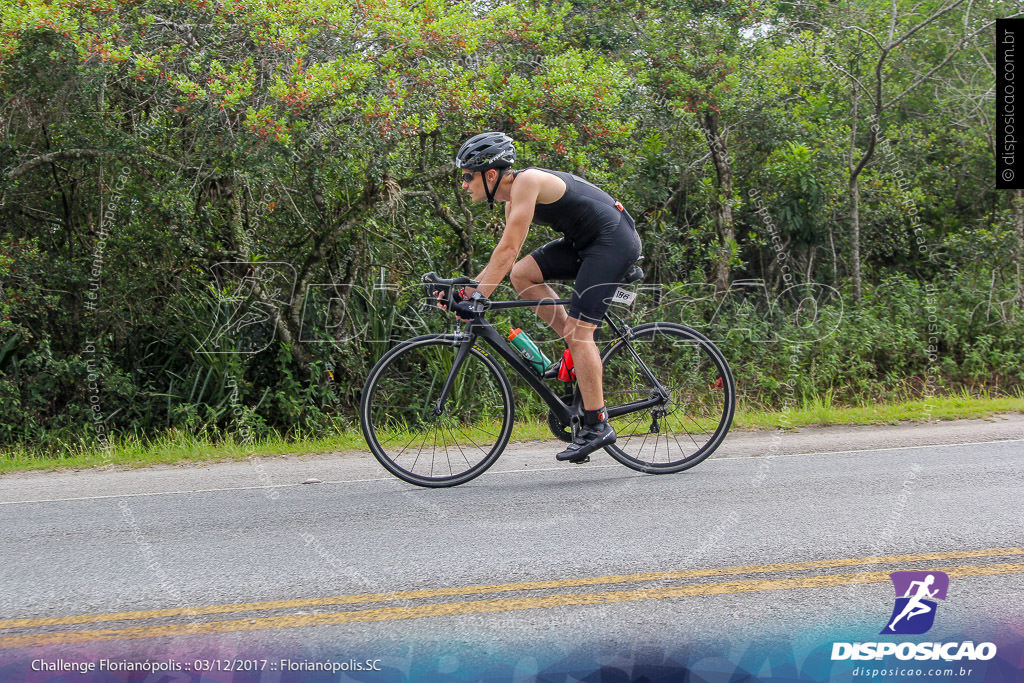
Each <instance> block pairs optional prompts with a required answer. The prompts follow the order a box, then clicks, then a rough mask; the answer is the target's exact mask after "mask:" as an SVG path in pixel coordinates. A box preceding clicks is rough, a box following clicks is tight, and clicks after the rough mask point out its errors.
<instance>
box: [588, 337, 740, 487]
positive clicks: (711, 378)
mask: <svg viewBox="0 0 1024 683" xmlns="http://www.w3.org/2000/svg"><path fill="white" fill-rule="evenodd" d="M629 341H630V344H631V345H632V346H633V347H634V349H636V351H637V353H638V355H639V356H640V358H641V359H642V360H643V361H644V363H645V364H646V365H647V366H648V368H650V370H651V371H652V373H653V374H654V375H655V376H656V377H657V378H658V381H659V382H660V383H661V384H662V385H663V386H664V387H665V389H666V390H668V392H669V400H668V401H667V402H666V403H662V404H660V405H658V406H654V407H652V408H645V409H643V410H638V411H634V412H630V413H627V414H624V415H619V416H616V417H614V418H611V419H610V422H611V425H612V427H614V428H615V431H616V434H617V436H618V439H617V440H616V442H615V443H614V444H612V445H610V446H607V447H606V448H605V450H606V451H608V453H609V454H610V455H611V456H612V457H613V458H615V459H616V460H618V461H619V462H620V463H622V464H623V465H625V466H626V467H630V468H632V469H634V470H637V471H640V472H646V473H650V474H670V473H673V472H680V471H682V470H685V469H689V468H691V467H693V466H694V465H696V464H698V463H700V462H702V461H703V460H704V459H706V458H707V457H708V456H710V455H711V454H712V453H713V452H714V451H715V449H716V448H718V447H719V446H720V445H721V443H722V441H723V440H724V439H725V436H726V434H727V433H728V431H729V427H730V426H731V425H732V419H733V415H734V414H735V411H736V383H735V380H734V379H733V376H732V371H731V370H730V369H729V364H728V362H726V360H725V357H724V356H723V355H722V352H721V351H719V350H718V347H716V346H715V345H714V343H712V342H711V340H709V339H708V338H707V337H705V336H704V335H702V334H700V333H699V332H697V331H696V330H692V329H690V328H688V327H686V326H684V325H678V324H675V323H647V324H645V325H640V326H638V327H635V328H633V330H632V333H631V336H630V339H629ZM601 358H602V362H603V363H604V395H605V402H606V404H607V406H608V410H609V412H611V411H613V410H614V408H615V406H616V405H619V406H621V405H624V404H627V403H630V402H633V401H640V400H644V399H646V398H650V397H654V396H656V395H657V392H656V390H655V389H654V388H653V386H652V384H651V383H650V382H649V380H648V379H647V378H646V377H645V376H644V375H643V373H642V372H641V371H640V366H639V364H638V363H637V362H636V359H635V358H634V357H633V354H632V353H630V351H629V348H628V347H627V346H626V344H625V342H624V341H623V340H621V339H618V340H615V341H613V342H612V343H611V344H610V345H609V346H608V347H607V348H606V349H605V351H604V352H603V353H602V354H601ZM656 411H659V412H656ZM652 437H653V439H652ZM662 437H664V440H662ZM680 437H682V438H680Z"/></svg>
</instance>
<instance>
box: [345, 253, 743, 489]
mask: <svg viewBox="0 0 1024 683" xmlns="http://www.w3.org/2000/svg"><path fill="white" fill-rule="evenodd" d="M642 277H643V271H642V270H641V269H640V267H639V266H634V267H633V269H632V270H631V271H630V272H629V273H628V274H627V275H626V276H625V277H624V278H623V279H622V280H623V281H622V283H620V286H619V288H618V290H617V291H616V293H615V296H614V297H613V298H612V302H613V303H616V302H622V303H631V302H632V297H635V296H636V293H635V292H632V291H629V290H628V289H626V287H627V286H628V285H629V284H631V283H633V282H636V281H638V280H640V279H641V278H642ZM422 282H423V286H424V289H425V291H426V296H427V298H428V302H429V304H430V305H433V306H437V305H438V304H439V303H443V304H446V308H447V310H448V311H449V312H450V311H451V310H452V307H453V305H454V304H455V303H456V302H457V298H456V296H455V292H456V291H457V290H458V289H459V288H461V287H466V286H473V287H475V286H476V285H477V284H479V283H477V282H475V281H474V280H471V279H469V278H466V277H459V278H452V279H442V278H440V277H438V276H437V275H436V274H435V273H427V274H426V275H424V276H423V279H422ZM438 292H440V294H437V293H438ZM568 303H569V300H568V299H556V300H552V299H545V300H532V301H490V300H488V299H477V300H470V301H466V302H462V303H461V304H460V307H461V310H462V311H463V315H464V316H465V313H466V312H467V311H471V312H472V313H471V316H472V319H471V320H470V321H468V322H465V324H464V327H463V329H462V331H461V332H458V333H455V334H428V335H423V336H418V337H414V338H412V339H409V340H407V341H404V342H402V343H400V344H399V345H397V346H395V347H394V348H392V349H391V350H390V351H388V352H387V353H385V354H384V356H382V357H381V359H380V360H379V361H378V362H377V364H376V365H375V366H374V368H373V369H372V370H371V371H370V374H369V377H367V379H366V384H365V385H364V387H363V391H362V394H361V397H360V407H359V415H360V421H361V424H362V430H363V436H364V437H365V438H366V443H367V445H368V446H369V447H370V450H371V451H372V452H373V455H374V456H375V457H376V458H377V460H378V461H380V464H381V465H383V466H384V467H385V468H386V469H387V470H388V471H389V472H391V473H392V474H394V475H395V476H397V477H399V478H400V479H403V480H405V481H407V482H409V483H410V484H416V485H418V486H426V487H444V486H456V485H458V484H463V483H465V482H467V481H470V480H471V479H473V478H474V477H477V476H479V475H480V474H482V473H483V472H484V471H486V470H487V468H488V467H490V466H491V465H493V464H494V462H495V461H496V460H497V459H498V457H499V456H500V455H501V453H502V451H503V450H504V449H505V447H506V446H507V445H508V443H509V439H510V437H511V435H512V427H513V424H514V422H515V405H514V400H513V394H512V387H511V385H510V383H509V378H508V375H507V374H506V373H505V371H504V370H503V369H502V367H501V365H499V363H498V359H504V361H505V362H506V363H507V364H508V365H509V366H510V367H511V368H512V369H513V370H515V371H516V372H517V373H518V374H519V375H520V376H521V377H522V378H523V379H524V380H525V381H526V383H527V384H528V385H529V386H530V388H532V389H533V391H534V392H536V393H537V395H538V396H539V397H540V399H541V400H542V401H543V402H544V403H545V404H546V405H547V407H548V409H549V410H548V416H547V421H548V427H549V428H550V430H551V433H552V434H553V435H554V436H556V437H557V438H559V439H561V440H562V441H572V439H573V437H574V436H575V434H576V433H577V431H578V430H579V428H580V424H581V422H582V415H583V400H582V398H581V397H580V392H579V389H578V387H577V386H576V383H575V381H572V382H570V383H568V384H567V383H565V382H563V381H561V380H559V379H557V363H556V364H555V365H554V366H552V367H550V368H548V369H547V370H545V371H544V372H540V373H538V371H537V370H535V369H534V367H533V366H531V365H530V364H529V363H528V362H527V361H526V360H525V359H524V358H523V355H522V354H521V353H520V352H519V351H518V350H517V349H516V348H514V347H513V346H512V345H510V344H509V343H508V342H507V341H506V340H505V338H504V336H502V335H501V334H500V333H499V332H498V331H497V330H496V329H495V328H494V327H493V326H492V325H491V324H490V323H489V322H488V321H487V320H486V317H485V315H486V313H487V312H488V311H496V310H502V309H510V308H520V307H532V306H543V305H566V304H568ZM603 322H604V323H605V324H607V325H608V327H609V328H610V329H611V331H612V332H613V334H614V336H613V337H612V338H611V339H610V340H607V341H606V342H603V344H604V345H603V348H602V350H601V359H602V362H603V364H604V395H605V404H606V406H607V409H608V420H609V422H610V423H611V425H612V426H613V427H614V428H615V432H616V433H617V434H618V440H617V441H616V442H615V443H614V444H612V445H610V446H607V447H605V449H604V450H605V451H607V452H608V453H609V454H610V455H611V456H612V457H613V458H615V459H616V460H617V461H619V462H620V463H622V464H623V465H625V466H626V467H631V468H633V469H634V470H638V471H640V472H646V473H651V474H668V473H671V472H679V471H682V470H685V469H688V468H690V467H693V466H694V465H696V464H698V463H700V462H701V461H703V460H704V459H705V458H707V457H708V456H709V455H711V454H712V453H713V452H714V451H715V449H716V448H718V446H719V445H720V444H721V443H722V440H723V439H725V436H726V433H727V432H728V431H729V427H730V425H731V424H732V418H733V413H734V411H735V409H736V386H735V382H734V380H733V376H732V372H731V371H730V370H729V364H728V363H727V362H726V360H725V357H724V356H723V355H722V353H721V352H720V351H719V350H718V348H717V347H716V346H715V345H714V344H713V343H712V342H711V341H710V340H709V339H708V338H707V337H705V336H703V335H702V334H700V333H699V332H697V331H696V330H692V329H690V328H689V327H686V326H684V325H680V324H676V323H668V322H651V323H645V324H641V325H637V326H635V327H631V326H629V325H627V324H625V323H624V322H623V321H622V320H621V319H620V318H619V317H618V316H617V315H615V314H614V313H612V312H611V309H610V308H609V311H608V312H607V313H605V315H604V318H603ZM481 342H485V343H486V345H487V346H489V347H490V350H488V349H487V348H485V346H484V344H482V343H481ZM552 387H554V388H552Z"/></svg>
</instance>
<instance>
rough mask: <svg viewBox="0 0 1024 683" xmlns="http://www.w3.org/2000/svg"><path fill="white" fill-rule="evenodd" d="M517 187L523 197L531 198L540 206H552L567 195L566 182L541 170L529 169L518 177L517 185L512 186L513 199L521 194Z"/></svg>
mask: <svg viewBox="0 0 1024 683" xmlns="http://www.w3.org/2000/svg"><path fill="white" fill-rule="evenodd" d="M524 181H525V182H524ZM520 183H522V185H520ZM517 186H518V187H519V188H520V192H521V193H522V195H523V196H529V197H530V199H531V200H533V201H535V202H536V203H538V204H550V203H551V202H554V201H557V200H558V199H559V197H561V196H562V195H563V194H565V181H563V180H562V179H561V178H559V177H558V176H556V175H554V174H553V173H548V172H546V171H542V170H540V169H539V168H527V169H524V170H522V171H520V172H519V174H518V175H516V182H515V185H513V186H512V198H513V199H515V198H516V195H517V194H520V193H517V192H516V189H517Z"/></svg>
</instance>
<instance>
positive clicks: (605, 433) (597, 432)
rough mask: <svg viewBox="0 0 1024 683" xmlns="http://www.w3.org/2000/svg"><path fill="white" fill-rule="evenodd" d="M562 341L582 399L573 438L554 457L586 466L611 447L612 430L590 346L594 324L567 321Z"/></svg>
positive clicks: (596, 357)
mask: <svg viewBox="0 0 1024 683" xmlns="http://www.w3.org/2000/svg"><path fill="white" fill-rule="evenodd" d="M565 330H566V333H565V341H566V343H567V344H568V345H569V350H570V351H572V359H573V362H574V363H575V366H576V382H577V384H578V385H579V388H580V395H581V396H582V397H583V410H584V414H583V424H582V425H581V427H580V430H579V432H578V433H577V435H576V438H575V439H573V442H572V443H571V444H569V445H568V446H567V447H566V448H565V450H564V451H562V452H561V453H559V454H558V455H556V456H555V458H557V459H558V460H569V461H571V462H577V463H578V462H586V461H588V460H589V459H590V453H593V452H594V451H596V450H598V449H599V448H604V447H605V446H607V445H609V444H613V443H615V430H614V429H612V426H611V425H610V424H608V415H607V414H605V411H604V407H605V405H604V392H603V390H602V388H601V375H602V373H603V371H604V369H603V368H602V367H601V353H600V352H599V351H598V350H597V344H596V343H595V342H594V331H595V330H597V325H596V324H595V323H589V322H586V321H584V320H578V319H576V318H569V319H568V320H567V321H566V324H565Z"/></svg>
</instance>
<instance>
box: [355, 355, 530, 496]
mask: <svg viewBox="0 0 1024 683" xmlns="http://www.w3.org/2000/svg"><path fill="white" fill-rule="evenodd" d="M457 344H458V342H454V343H453V340H452V338H451V337H448V338H447V339H446V338H442V337H440V336H432V337H426V338H422V339H413V340H410V341H407V342H405V343H404V344H400V345H399V346H396V347H395V348H393V349H391V351H389V352H388V353H386V354H384V357H383V358H381V359H380V360H379V361H378V362H377V365H375V366H374V368H373V370H371V371H370V376H369V377H368V378H367V380H366V385H365V386H364V387H363V393H362V397H361V400H360V409H359V414H360V418H361V419H360V422H361V424H362V429H363V436H364V437H365V438H366V443H367V445H368V446H369V447H370V450H371V451H372V452H373V455H374V457H376V458H377V460H378V461H379V462H380V464H381V465H383V466H384V467H385V468H387V470H388V471H389V472H391V473H392V474H394V475H395V476H396V477H398V478H400V479H403V480H405V481H407V482H409V483H410V484H416V485H417V486H427V487H442V486H455V485H457V484H462V483H464V482H467V481H469V480H470V479H472V478H474V477H476V476H479V475H480V474H482V473H483V472H484V471H485V470H486V469H487V468H488V467H490V466H491V465H492V464H493V463H494V461H495V460H497V459H498V456H499V455H501V452H502V451H503V450H504V448H505V445H506V444H507V443H508V440H509V437H510V436H511V434H512V423H513V420H514V407H513V402H512V388H511V385H510V384H509V381H508V377H507V376H506V375H505V373H504V372H502V370H501V368H499V367H498V365H497V364H496V363H495V362H494V360H493V359H492V358H491V357H490V356H487V355H486V354H484V353H483V352H482V351H480V350H479V349H478V348H475V347H474V348H473V349H471V350H470V352H469V355H467V356H466V359H465V361H464V362H463V364H462V366H461V367H460V368H459V372H458V374H457V376H456V378H455V382H454V384H453V385H452V389H451V392H450V393H449V395H448V399H447V401H446V402H445V404H444V407H443V410H442V412H441V413H440V414H435V412H436V411H435V404H436V402H437V399H438V398H439V396H440V394H441V389H442V387H443V386H444V383H445V380H447V378H448V375H449V373H450V372H451V369H452V365H453V363H454V361H455V357H456V354H457V353H458V351H459V346H458V345H457Z"/></svg>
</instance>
